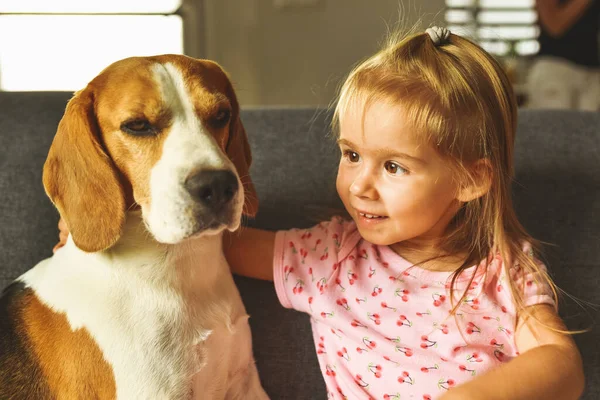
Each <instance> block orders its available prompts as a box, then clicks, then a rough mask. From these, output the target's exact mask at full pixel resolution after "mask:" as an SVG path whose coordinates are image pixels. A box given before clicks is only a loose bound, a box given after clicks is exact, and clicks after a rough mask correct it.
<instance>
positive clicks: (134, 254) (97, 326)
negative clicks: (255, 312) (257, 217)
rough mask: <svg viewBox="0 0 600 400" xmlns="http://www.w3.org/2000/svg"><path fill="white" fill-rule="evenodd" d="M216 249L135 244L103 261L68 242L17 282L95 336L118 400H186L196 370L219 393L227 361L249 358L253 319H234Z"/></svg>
mask: <svg viewBox="0 0 600 400" xmlns="http://www.w3.org/2000/svg"><path fill="white" fill-rule="evenodd" d="M217 240H219V241H220V240H221V239H220V237H218V238H217ZM203 241H204V240H203ZM219 243H220V242H219ZM212 247H214V246H212ZM212 247H211V246H202V245H197V244H194V243H192V244H190V245H188V246H186V247H182V249H178V250H177V252H175V253H170V254H168V255H167V256H165V253H164V252H161V251H158V252H157V251H154V250H156V249H149V248H147V247H143V246H142V247H141V248H140V247H139V246H133V247H132V249H131V251H129V250H128V251H126V252H124V251H121V250H120V249H119V248H117V249H116V250H115V253H113V254H110V255H108V256H107V255H106V254H104V255H99V254H88V253H84V252H82V251H80V250H78V249H77V248H76V247H75V246H74V245H73V244H72V243H68V244H67V246H65V247H64V248H63V249H61V250H59V252H57V254H56V255H55V256H54V257H53V258H50V259H47V260H44V261H42V262H41V263H39V264H38V265H37V266H36V267H35V268H33V269H32V270H30V271H29V272H27V273H26V274H24V275H23V276H22V277H21V280H22V281H24V282H25V283H26V285H27V286H29V287H31V288H33V289H34V290H35V292H36V294H37V295H38V296H39V298H40V300H41V301H42V302H44V303H45V304H47V305H48V306H50V307H51V308H52V309H53V310H54V311H56V312H59V313H64V314H65V316H66V318H67V320H68V322H69V324H70V326H71V329H73V330H77V329H86V330H87V331H88V332H89V333H90V335H91V337H92V338H93V340H94V341H95V342H96V343H97V345H98V347H99V348H100V350H101V351H102V354H103V356H104V358H105V359H106V361H107V362H108V364H109V365H110V366H111V368H112V370H113V373H114V379H115V384H116V390H117V398H119V399H142V398H148V399H150V398H151V399H184V398H187V397H189V395H190V393H191V389H192V382H193V380H194V376H195V375H197V374H198V372H199V371H201V372H202V376H204V377H205V378H206V379H204V378H203V381H205V382H206V387H210V388H211V389H210V390H211V391H214V392H215V393H217V392H219V391H224V390H226V389H223V388H224V387H226V386H227V382H228V379H229V377H230V375H231V372H230V371H229V368H230V367H231V366H232V365H235V364H232V363H230V362H226V363H221V360H229V359H233V357H231V353H232V352H233V353H239V352H240V351H242V353H245V352H249V353H248V354H249V356H250V358H251V345H250V333H249V329H248V325H247V321H246V318H241V319H240V318H238V316H245V311H244V308H243V305H242V303H241V299H240V297H239V293H238V292H237V289H236V287H235V285H234V283H233V279H232V277H231V274H230V273H229V270H228V266H227V264H226V263H225V260H224V258H223V256H222V254H221V253H220V247H219V246H216V251H215V253H216V254H214V255H213V254H211V255H210V256H211V257H207V255H206V254H202V251H203V250H206V249H207V248H209V249H211V248H212ZM119 251H121V252H120V253H119ZM207 260H209V261H207ZM238 321H241V322H243V323H241V324H239V325H240V327H239V328H238ZM240 337H241V338H242V339H239V338H240ZM236 340H237V341H239V340H242V341H244V340H245V341H247V343H246V344H244V346H240V345H239V343H236ZM240 349H241V350H240ZM211 378H216V379H211ZM196 393H197V392H196ZM196 398H203V397H196ZM206 398H220V396H216V397H206Z"/></svg>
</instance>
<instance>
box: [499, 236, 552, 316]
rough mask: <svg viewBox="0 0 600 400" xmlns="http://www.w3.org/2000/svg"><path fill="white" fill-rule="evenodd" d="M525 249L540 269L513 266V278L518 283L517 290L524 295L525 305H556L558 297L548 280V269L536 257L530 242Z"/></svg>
mask: <svg viewBox="0 0 600 400" xmlns="http://www.w3.org/2000/svg"><path fill="white" fill-rule="evenodd" d="M523 251H524V252H525V254H526V255H527V256H528V257H530V258H532V259H533V262H534V263H535V264H536V265H537V267H538V271H528V270H525V268H521V267H520V266H519V265H514V266H513V267H512V268H511V271H510V273H511V275H512V279H513V281H514V282H515V284H516V288H517V290H518V291H519V293H521V294H522V296H523V297H522V299H523V306H524V307H528V306H533V305H536V304H550V305H552V306H555V305H556V299H555V298H554V292H553V290H552V287H551V286H550V283H549V282H548V281H547V277H548V269H547V268H546V266H545V265H544V263H542V262H541V261H540V260H538V259H537V258H535V256H534V254H533V250H532V249H531V246H530V245H529V244H526V245H525V246H523Z"/></svg>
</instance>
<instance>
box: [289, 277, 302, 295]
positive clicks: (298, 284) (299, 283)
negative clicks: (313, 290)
mask: <svg viewBox="0 0 600 400" xmlns="http://www.w3.org/2000/svg"><path fill="white" fill-rule="evenodd" d="M303 290H304V281H303V280H302V279H298V280H296V284H295V285H294V288H293V289H292V292H293V293H294V294H300V293H302V291H303Z"/></svg>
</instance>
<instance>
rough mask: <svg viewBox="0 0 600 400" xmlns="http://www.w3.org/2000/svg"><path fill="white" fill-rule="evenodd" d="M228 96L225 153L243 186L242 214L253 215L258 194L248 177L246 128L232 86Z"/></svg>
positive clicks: (250, 161) (256, 207) (248, 161)
mask: <svg viewBox="0 0 600 400" xmlns="http://www.w3.org/2000/svg"><path fill="white" fill-rule="evenodd" d="M230 85H231V83H230ZM229 90H230V91H231V92H230V94H229V96H230V99H231V102H232V107H233V112H232V115H231V124H230V125H229V139H228V141H227V149H226V150H227V155H228V156H229V159H230V160H231V161H232V162H233V164H234V165H235V168H236V169H237V173H238V175H239V176H240V179H241V181H242V185H243V186H244V215H247V216H249V217H254V216H255V215H256V213H257V212H258V196H257V194H256V189H254V183H252V179H251V178H250V165H251V164H252V153H251V151H250V144H249V143H248V137H247V136H246V130H245V129H244V125H243V124H242V119H241V118H240V107H239V104H238V102H237V98H236V96H235V93H234V92H233V87H232V86H230V87H229Z"/></svg>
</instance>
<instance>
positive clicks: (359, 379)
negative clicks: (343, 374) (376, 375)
mask: <svg viewBox="0 0 600 400" xmlns="http://www.w3.org/2000/svg"><path fill="white" fill-rule="evenodd" d="M354 382H356V384H357V385H358V386H360V387H362V388H366V387H368V386H369V384H368V383H367V382H365V380H364V379H363V377H362V375H360V374H357V375H356V377H355V378H354Z"/></svg>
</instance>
